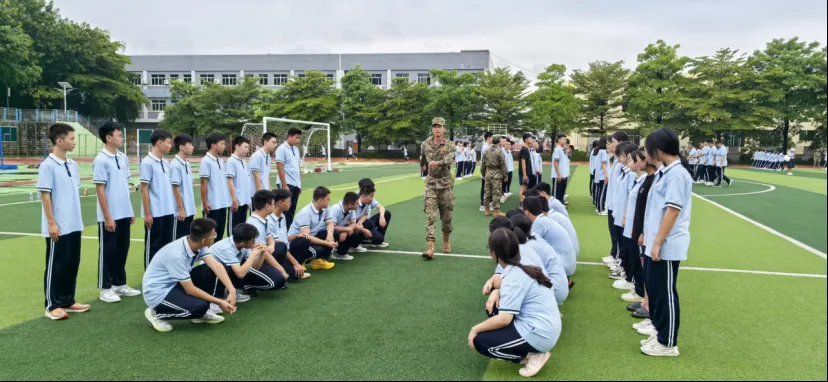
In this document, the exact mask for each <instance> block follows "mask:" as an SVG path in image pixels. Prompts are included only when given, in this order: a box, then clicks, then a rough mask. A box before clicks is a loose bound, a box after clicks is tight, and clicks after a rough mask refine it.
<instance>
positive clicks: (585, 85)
mask: <svg viewBox="0 0 828 382" xmlns="http://www.w3.org/2000/svg"><path fill="white" fill-rule="evenodd" d="M629 76H630V70H629V69H626V68H624V61H617V62H607V61H596V62H591V63H590V64H589V70H587V71H582V70H576V71H575V72H574V73H573V74H572V76H571V80H572V84H573V85H574V86H575V95H576V96H578V98H579V99H580V100H581V118H580V123H581V125H582V126H583V127H586V128H595V129H598V130H599V131H600V132H601V133H602V134H603V133H606V131H607V129H613V128H618V127H620V126H623V125H625V124H626V123H627V121H626V120H624V118H623V113H622V109H621V105H622V104H623V96H624V91H625V89H626V88H627V79H628V78H629Z"/></svg>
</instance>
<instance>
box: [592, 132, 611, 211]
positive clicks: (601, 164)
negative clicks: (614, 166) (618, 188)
mask: <svg viewBox="0 0 828 382" xmlns="http://www.w3.org/2000/svg"><path fill="white" fill-rule="evenodd" d="M592 152H593V155H594V156H595V180H594V182H595V187H594V188H595V189H594V190H593V196H592V202H593V204H594V205H595V213H597V214H598V215H604V216H606V215H607V206H606V203H607V182H608V179H609V176H610V171H609V168H610V167H609V166H610V164H609V154H607V137H601V138H599V139H598V146H597V147H596V148H595V149H594V150H592Z"/></svg>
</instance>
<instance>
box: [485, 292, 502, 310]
mask: <svg viewBox="0 0 828 382" xmlns="http://www.w3.org/2000/svg"><path fill="white" fill-rule="evenodd" d="M494 308H498V309H500V291H499V290H495V291H493V292H492V294H490V295H489V300H488V301H486V311H487V312H489V314H492V312H494Z"/></svg>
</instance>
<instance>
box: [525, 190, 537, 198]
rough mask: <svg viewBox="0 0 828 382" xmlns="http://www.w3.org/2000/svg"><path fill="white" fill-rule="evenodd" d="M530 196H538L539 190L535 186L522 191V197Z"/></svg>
mask: <svg viewBox="0 0 828 382" xmlns="http://www.w3.org/2000/svg"><path fill="white" fill-rule="evenodd" d="M530 196H537V197H540V192H539V191H538V190H537V189H535V188H530V189H528V190H526V191H523V197H524V198H528V197H530Z"/></svg>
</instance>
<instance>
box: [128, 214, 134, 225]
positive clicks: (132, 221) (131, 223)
mask: <svg viewBox="0 0 828 382" xmlns="http://www.w3.org/2000/svg"><path fill="white" fill-rule="evenodd" d="M129 224H130V225H133V224H135V216H133V217H132V220H130V221H129Z"/></svg>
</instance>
